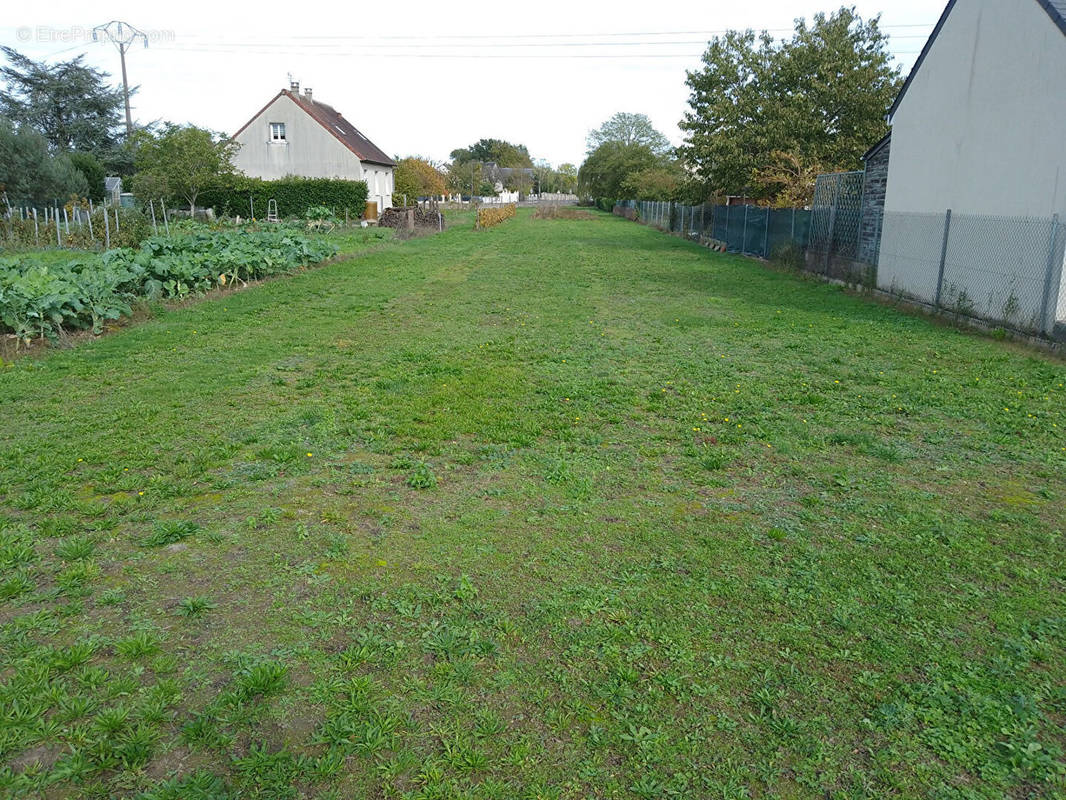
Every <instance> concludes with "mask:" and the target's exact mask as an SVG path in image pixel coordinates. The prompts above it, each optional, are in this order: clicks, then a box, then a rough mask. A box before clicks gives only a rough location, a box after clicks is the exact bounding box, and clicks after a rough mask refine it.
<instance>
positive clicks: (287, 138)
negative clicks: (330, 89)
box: [233, 83, 396, 211]
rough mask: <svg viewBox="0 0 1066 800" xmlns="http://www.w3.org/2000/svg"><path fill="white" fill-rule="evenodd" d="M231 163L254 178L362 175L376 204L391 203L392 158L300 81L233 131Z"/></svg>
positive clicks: (357, 178)
mask: <svg viewBox="0 0 1066 800" xmlns="http://www.w3.org/2000/svg"><path fill="white" fill-rule="evenodd" d="M233 140H234V141H235V142H237V144H239V145H240V149H239V150H238V151H237V155H236V156H234V158H233V163H234V166H236V167H237V169H239V170H240V171H241V172H243V173H244V174H245V175H249V176H251V177H253V178H264V179H267V180H273V179H277V178H284V177H285V176H287V175H298V176H301V177H306V178H344V179H347V180H353V181H366V185H367V189H368V198H367V199H369V200H371V201H374V202H376V203H377V204H378V210H379V211H381V210H383V209H386V208H388V207H389V206H391V205H392V190H393V170H394V169H395V167H396V162H395V161H393V160H392V159H391V158H389V157H388V156H387V155H386V154H385V152H384V151H382V150H381V148H379V147H378V146H377V145H376V144H374V143H373V142H372V141H370V140H369V139H368V138H367V137H366V136H364V135H363V134H362V133H360V132H359V131H358V130H357V129H356V127H355V126H354V125H352V123H351V122H349V121H348V120H347V119H345V118H344V117H343V116H342V115H341V113H340V112H339V111H337V110H336V109H335V108H333V106H330V105H327V104H326V103H323V102H322V101H320V100H316V99H314V96H313V94H312V91H311V90H310V89H304V93H303V94H302V95H301V94H300V84H298V83H292V84H291V85H290V87H289V88H288V89H283V90H282V91H280V92H278V94H277V95H276V96H275V97H274V98H273V99H272V100H271V101H270V102H269V103H267V104H266V105H265V106H263V108H262V109H261V110H260V111H259V112H258V113H257V114H256V115H255V116H254V117H252V118H251V119H250V120H249V121H248V122H247V123H245V125H244V126H243V127H242V128H241V129H240V130H239V131H237V133H236V134H234V136H233Z"/></svg>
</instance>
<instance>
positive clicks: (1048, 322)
mask: <svg viewBox="0 0 1066 800" xmlns="http://www.w3.org/2000/svg"><path fill="white" fill-rule="evenodd" d="M1058 238H1059V215H1058V214H1055V216H1053V217H1052V218H1051V236H1050V237H1049V239H1048V252H1047V275H1046V276H1045V278H1044V298H1043V301H1042V303H1041V305H1040V326H1041V328H1042V330H1043V332H1044V333H1047V334H1051V333H1052V331H1053V330H1054V328H1055V314H1051V315H1050V317H1051V318H1050V319H1048V311H1049V310H1051V309H1050V306H1051V287H1052V286H1054V285H1056V284H1057V283H1058V281H1056V280H1055V273H1056V271H1057V269H1056V268H1057V267H1060V266H1061V265H1062V260H1061V259H1058V258H1056V257H1055V254H1056V252H1057V251H1058Z"/></svg>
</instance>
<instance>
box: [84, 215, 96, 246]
mask: <svg viewBox="0 0 1066 800" xmlns="http://www.w3.org/2000/svg"><path fill="white" fill-rule="evenodd" d="M85 219H87V220H88V221H89V241H90V242H92V243H93V244H94V245H95V244H96V237H95V236H94V235H93V215H92V214H89V216H87V217H86V218H85Z"/></svg>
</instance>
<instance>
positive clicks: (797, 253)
mask: <svg viewBox="0 0 1066 800" xmlns="http://www.w3.org/2000/svg"><path fill="white" fill-rule="evenodd" d="M770 261H771V262H772V263H774V264H777V265H778V266H779V267H784V268H785V269H791V270H796V271H800V270H803V269H804V268H805V267H806V266H807V262H806V258H805V256H804V251H803V248H802V247H800V246H799V245H798V244H796V243H795V242H784V243H783V244H779V245H778V246H777V247H775V248H774V250H773V253H771V254H770Z"/></svg>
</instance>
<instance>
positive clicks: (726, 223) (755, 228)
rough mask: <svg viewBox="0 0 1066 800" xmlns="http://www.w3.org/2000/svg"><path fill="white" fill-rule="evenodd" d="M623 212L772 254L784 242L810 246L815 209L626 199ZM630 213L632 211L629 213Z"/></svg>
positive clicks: (733, 247) (736, 249)
mask: <svg viewBox="0 0 1066 800" xmlns="http://www.w3.org/2000/svg"><path fill="white" fill-rule="evenodd" d="M618 205H619V207H620V208H621V209H623V212H626V211H628V212H630V213H632V214H633V215H634V217H635V218H636V219H639V220H640V221H641V222H644V223H647V224H649V225H654V226H655V227H658V228H662V229H663V230H665V231H670V232H671V233H679V234H681V235H683V236H685V237H686V238H689V239H698V240H714V241H716V242H720V243H721V244H722V245H724V246H725V248H726V249H727V250H728V251H729V252H731V253H744V254H746V255H753V256H759V257H760V258H770V257H771V256H773V255H774V254H775V253H777V252H778V251H779V250H780V248H781V247H782V246H784V245H795V247H796V248H797V249H799V250H802V249H803V248H805V247H806V246H807V237H808V232H809V231H810V225H811V212H809V211H805V210H803V209H794V208H786V209H776V208H766V207H764V206H748V205H744V206H719V205H712V204H710V203H705V204H703V205H698V206H686V205H681V204H679V203H671V202H667V201H657V200H623V201H620V202H619V204H618ZM626 215H627V216H628V215H629V214H626Z"/></svg>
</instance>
